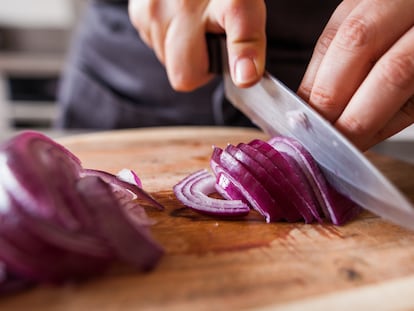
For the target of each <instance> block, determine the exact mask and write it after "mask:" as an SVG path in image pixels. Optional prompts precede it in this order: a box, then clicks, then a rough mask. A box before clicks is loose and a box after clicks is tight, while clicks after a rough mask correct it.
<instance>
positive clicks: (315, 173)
mask: <svg viewBox="0 0 414 311" xmlns="http://www.w3.org/2000/svg"><path fill="white" fill-rule="evenodd" d="M269 144H271V145H272V146H273V147H274V148H275V149H277V150H279V151H280V152H282V153H285V154H286V155H287V156H288V157H291V158H293V159H294V160H295V161H296V163H297V164H298V166H299V167H300V168H301V169H302V172H303V174H304V176H305V177H306V178H307V180H308V182H309V184H310V185H311V187H312V190H313V193H315V195H316V198H317V199H318V201H319V204H320V206H321V208H322V210H323V211H324V213H325V216H326V217H327V218H328V219H331V221H332V223H333V224H336V225H340V224H343V223H345V222H347V221H348V220H349V219H351V218H353V217H354V216H355V215H357V214H359V212H360V207H359V206H358V205H357V204H355V203H354V202H353V201H352V200H350V199H348V198H346V197H344V196H343V195H342V194H340V193H339V192H337V191H336V190H335V189H334V188H333V187H332V186H330V185H329V184H328V183H327V181H326V179H325V177H324V176H323V173H322V171H321V170H320V168H319V166H318V164H317V163H316V161H315V160H314V159H313V157H312V155H311V154H310V153H309V152H308V151H307V150H306V149H305V148H304V147H303V146H302V145H301V144H300V143H299V142H298V141H296V140H294V139H292V138H288V137H282V136H277V137H274V138H272V139H271V140H269Z"/></svg>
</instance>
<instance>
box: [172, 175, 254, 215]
mask: <svg viewBox="0 0 414 311" xmlns="http://www.w3.org/2000/svg"><path fill="white" fill-rule="evenodd" d="M215 181H216V179H215V177H214V176H213V175H211V174H210V173H209V172H208V171H207V170H200V171H197V172H195V173H193V174H191V175H189V176H187V177H186V178H184V179H183V180H182V181H180V182H179V183H178V184H177V185H175V186H174V193H175V195H176V197H177V199H179V200H180V201H181V202H182V203H183V204H184V205H186V206H188V207H190V208H191V209H193V210H196V211H198V212H200V213H203V214H207V215H216V216H222V217H240V216H245V215H247V214H248V213H249V211H250V208H249V206H247V205H246V204H245V203H244V202H242V201H240V200H223V199H217V198H212V197H209V196H208V195H209V194H211V193H214V192H215V191H216V189H215Z"/></svg>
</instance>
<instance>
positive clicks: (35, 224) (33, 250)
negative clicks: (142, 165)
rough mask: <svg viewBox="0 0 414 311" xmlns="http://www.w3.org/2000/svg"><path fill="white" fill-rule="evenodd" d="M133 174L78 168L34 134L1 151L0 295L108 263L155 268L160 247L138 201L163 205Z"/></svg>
mask: <svg viewBox="0 0 414 311" xmlns="http://www.w3.org/2000/svg"><path fill="white" fill-rule="evenodd" d="M131 174H132V176H133V177H134V176H135V177H134V178H133V179H132V182H126V181H124V180H121V179H120V178H119V177H117V176H115V175H112V174H110V173H107V172H103V171H98V170H90V169H84V168H82V166H81V163H80V161H79V159H78V158H77V157H76V156H75V155H74V154H72V153H71V152H70V151H69V150H67V149H66V148H64V147H63V146H61V145H59V144H57V143H56V142H54V141H53V140H51V139H50V138H48V137H46V136H45V135H42V134H40V133H38V132H34V131H27V132H23V133H21V134H19V135H17V136H15V137H14V138H13V139H11V140H9V141H8V142H6V143H5V144H4V145H3V146H1V147H0V176H1V179H0V263H1V262H2V264H1V265H2V267H3V269H2V271H3V273H2V275H3V278H2V279H0V293H1V292H6V291H8V289H9V288H18V287H19V286H15V285H14V286H11V284H28V283H36V282H52V283H60V282H64V281H66V280H76V279H81V278H84V277H89V276H91V275H95V274H99V273H102V272H104V271H105V269H107V268H108V267H109V266H110V264H111V263H112V262H114V261H122V262H126V263H129V264H132V265H133V266H135V267H136V268H138V269H139V270H147V269H150V268H152V267H154V266H155V265H156V263H157V262H158V261H159V259H160V257H161V255H162V253H163V250H162V248H161V247H160V246H159V245H158V244H157V243H156V242H155V241H154V240H153V239H152V238H151V235H150V232H149V228H148V226H149V225H150V224H151V221H150V220H149V218H148V217H147V216H146V213H145V211H144V209H143V208H142V207H141V206H140V205H139V203H138V200H136V199H140V200H145V201H146V202H148V203H150V204H152V205H154V206H156V207H157V208H162V206H161V205H160V204H159V203H158V202H157V201H155V200H154V199H153V198H152V197H151V196H150V195H149V194H148V193H146V192H145V191H144V190H143V189H142V185H141V183H140V181H139V178H138V176H136V174H135V173H131ZM130 211H132V212H130ZM16 280H19V281H16Z"/></svg>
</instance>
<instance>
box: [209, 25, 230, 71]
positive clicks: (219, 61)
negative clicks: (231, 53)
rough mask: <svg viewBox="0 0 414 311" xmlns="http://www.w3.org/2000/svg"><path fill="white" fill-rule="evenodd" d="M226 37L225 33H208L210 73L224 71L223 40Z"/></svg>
mask: <svg viewBox="0 0 414 311" xmlns="http://www.w3.org/2000/svg"><path fill="white" fill-rule="evenodd" d="M225 39H226V36H225V35H224V34H213V33H207V34H206V40H207V49H208V60H209V68H208V71H209V72H210V73H215V74H219V75H221V74H222V73H223V53H222V45H223V40H225Z"/></svg>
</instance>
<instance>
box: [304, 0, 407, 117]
mask: <svg viewBox="0 0 414 311" xmlns="http://www.w3.org/2000/svg"><path fill="white" fill-rule="evenodd" d="M352 6H355V7H353V8H352ZM350 8H351V10H350ZM412 9H413V4H412V1H406V0H396V1H384V0H383V1H375V4H373V1H370V0H368V1H345V2H344V3H343V5H342V6H341V7H339V8H338V10H340V11H339V13H337V16H341V15H342V16H343V15H344V13H345V14H346V13H347V12H349V14H348V15H347V16H346V17H345V18H344V20H343V21H342V22H341V21H340V19H338V17H337V18H336V19H334V21H333V23H331V24H329V25H328V28H327V29H330V28H331V29H335V24H336V23H338V21H339V22H340V26H339V28H338V29H337V31H336V33H335V35H334V37H333V39H332V41H331V42H330V44H329V47H328V49H327V50H326V53H325V54H324V55H323V59H322V60H321V61H320V64H319V67H318V69H317V73H316V74H315V77H314V81H313V83H312V86H311V91H310V95H309V102H310V104H311V105H312V106H313V107H315V108H316V109H317V110H318V111H320V112H321V113H322V114H323V115H324V116H325V117H326V118H327V119H328V120H330V121H334V120H336V119H337V118H338V117H339V115H340V114H341V113H342V111H343V109H344V107H345V106H346V104H347V103H348V101H349V100H350V99H351V97H352V95H353V94H354V92H355V91H356V90H357V88H358V87H359V85H360V84H361V83H362V81H363V80H364V79H365V77H366V76H367V74H368V73H369V71H370V70H371V68H372V66H373V64H374V63H375V62H376V61H377V60H378V58H379V57H380V56H381V55H382V54H383V53H384V52H385V51H387V49H388V48H389V47H390V46H391V45H392V44H393V43H394V42H395V41H396V40H397V39H398V38H399V37H400V36H401V35H403V34H404V32H406V31H407V29H409V27H410V26H411V25H412V22H413V17H412V14H411V13H409V12H411V10H412ZM349 10H350V11H349ZM396 21H398V22H396ZM331 25H332V26H331ZM328 36H329V34H328ZM305 89H308V90H309V86H307V87H306V88H305Z"/></svg>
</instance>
